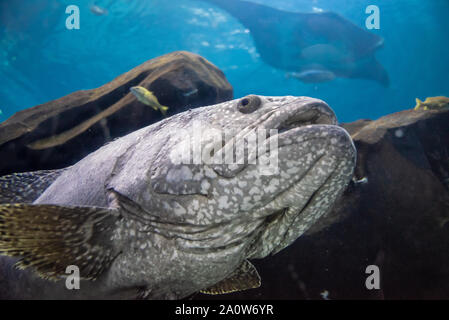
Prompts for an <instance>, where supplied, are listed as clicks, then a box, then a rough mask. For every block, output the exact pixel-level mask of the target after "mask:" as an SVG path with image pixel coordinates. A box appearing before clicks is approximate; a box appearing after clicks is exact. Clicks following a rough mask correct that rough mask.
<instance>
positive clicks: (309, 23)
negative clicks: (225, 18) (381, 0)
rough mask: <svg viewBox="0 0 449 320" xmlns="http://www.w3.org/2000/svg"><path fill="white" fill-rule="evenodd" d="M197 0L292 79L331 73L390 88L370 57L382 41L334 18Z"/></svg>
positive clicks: (249, 4) (230, 1)
mask: <svg viewBox="0 0 449 320" xmlns="http://www.w3.org/2000/svg"><path fill="white" fill-rule="evenodd" d="M202 1H206V2H208V3H212V4H214V5H217V6H218V7H220V8H222V9H224V10H226V11H227V12H228V13H230V14H231V15H232V16H234V17H235V18H237V19H238V20H239V21H240V23H242V24H243V25H244V26H245V27H246V28H247V29H248V30H249V31H250V33H251V35H252V38H253V40H254V43H255V46H256V48H257V51H258V52H259V54H260V56H261V58H262V60H263V61H264V62H265V63H267V64H268V65H271V66H273V67H275V68H277V69H280V70H284V71H287V72H296V73H297V74H301V73H304V74H310V73H313V74H316V75H319V73H321V72H323V73H327V74H329V73H333V74H334V75H335V77H344V78H358V79H369V80H374V81H377V82H379V83H380V84H382V85H383V86H385V87H387V86H388V85H389V78H388V74H387V71H386V70H385V69H384V67H383V66H382V65H381V64H380V63H379V62H378V61H377V60H376V58H375V56H374V53H375V51H376V50H377V49H379V48H381V47H382V46H383V42H384V41H383V39H382V38H381V37H379V36H377V35H375V34H372V33H370V32H368V31H366V30H364V29H361V28H359V27H358V26H356V25H355V24H353V23H352V22H350V21H348V20H346V19H345V18H343V17H342V16H341V15H339V14H337V13H334V12H318V13H299V12H287V11H282V10H277V9H274V8H271V7H268V6H264V5H261V4H256V3H252V2H247V1H241V0H202ZM296 78H298V79H300V80H301V77H296ZM317 78H320V77H317ZM333 78H334V77H329V79H333Z"/></svg>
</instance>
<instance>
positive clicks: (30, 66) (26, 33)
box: [0, 0, 449, 122]
mask: <svg viewBox="0 0 449 320" xmlns="http://www.w3.org/2000/svg"><path fill="white" fill-rule="evenodd" d="M253 2H255V3H260V4H264V5H268V6H271V7H273V8H277V9H282V10H286V11H291V12H320V11H322V10H324V11H332V12H336V13H339V14H341V15H342V16H343V17H345V18H346V19H348V20H350V21H351V22H353V23H354V24H355V25H357V26H358V27H360V28H365V20H366V18H367V16H368V14H366V13H365V9H366V7H367V6H368V5H373V4H374V5H377V6H378V7H379V9H380V29H379V30H370V32H372V33H374V34H377V35H379V36H381V37H382V38H384V46H383V48H381V49H379V50H378V51H377V52H376V53H375V56H376V58H377V60H378V61H379V62H380V63H381V64H382V65H383V66H384V68H385V69H386V70H387V72H388V75H389V78H390V85H389V86H388V87H384V86H382V85H380V84H379V83H377V82H374V81H370V80H361V79H346V78H337V79H335V80H333V81H330V82H326V83H313V84H310V83H303V82H300V81H299V80H298V79H295V78H287V77H286V72H285V71H282V70H278V69H275V68H273V67H272V66H270V65H268V64H266V63H264V62H263V61H262V59H261V57H260V55H259V53H258V52H257V50H256V47H255V45H254V40H253V38H252V37H251V32H250V31H249V30H248V29H246V28H245V27H244V26H243V25H242V24H241V23H240V22H239V21H238V20H237V19H236V18H234V17H233V16H231V15H230V14H228V13H227V12H226V11H224V10H222V9H220V8H218V7H217V6H214V5H213V4H210V3H207V2H203V1H195V0H171V1H165V0H115V1H110V0H102V1H100V0H99V1H95V3H93V1H73V0H72V1H69V0H63V1H60V0H58V1H56V0H33V1H10V0H0V43H1V46H0V79H1V84H2V85H1V86H0V110H1V114H0V121H4V120H5V119H7V118H8V117H10V116H11V115H12V114H14V113H15V112H17V111H19V110H22V109H26V108H29V107H32V106H35V105H38V104H41V103H44V102H47V101H49V100H52V99H56V98H59V97H61V96H64V95H67V94H69V93H71V92H73V91H76V90H81V89H91V88H95V87H98V86H101V85H102V84H104V83H106V82H109V81H111V80H112V79H113V78H115V77H116V76H118V75H120V74H122V73H124V72H126V71H128V70H130V69H132V68H133V67H135V66H137V65H139V64H141V63H143V62H145V61H147V60H149V59H151V58H154V57H157V56H160V55H163V54H165V53H168V52H172V51H175V50H187V51H191V52H194V53H198V54H200V55H202V56H203V57H205V58H206V59H208V60H209V61H211V62H212V63H214V64H215V65H216V66H217V67H219V68H220V69H221V70H222V71H223V72H224V73H225V75H226V77H227V79H228V80H229V82H230V83H231V84H232V85H233V87H234V97H235V98H238V97H242V96H245V95H247V94H250V93H254V94H260V95H297V96H299V95H305V96H312V97H316V98H320V99H323V100H325V101H326V102H327V103H328V104H329V105H330V106H331V107H332V108H333V109H334V110H335V112H336V114H337V116H338V117H339V120H340V121H343V122H349V121H354V120H356V119H360V118H370V119H376V118H378V117H380V116H382V115H385V114H388V113H392V112H395V111H399V110H404V109H409V108H412V107H414V105H415V98H420V99H425V98H426V97H430V96H439V95H449V59H448V57H449V41H448V40H449V20H448V19H447V17H448V14H449V1H447V0H426V1H423V0H400V1H391V0H377V1H375V0H338V1H336V0H276V1H269V0H254V1H253ZM71 4H75V5H77V6H79V8H80V29H79V30H67V29H66V27H65V20H66V18H67V14H66V13H65V8H66V7H67V6H68V5H71ZM92 5H97V6H98V7H100V8H104V9H106V10H107V14H100V15H98V14H94V13H93V12H92V10H91V7H92Z"/></svg>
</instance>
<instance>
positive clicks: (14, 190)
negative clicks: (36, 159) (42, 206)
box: [0, 169, 66, 204]
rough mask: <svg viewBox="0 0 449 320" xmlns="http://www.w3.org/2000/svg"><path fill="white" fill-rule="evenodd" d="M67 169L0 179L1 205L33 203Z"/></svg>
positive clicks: (13, 175)
mask: <svg viewBox="0 0 449 320" xmlns="http://www.w3.org/2000/svg"><path fill="white" fill-rule="evenodd" d="M65 170H66V169H57V170H41V171H34V172H23V173H13V174H10V175H7V176H3V177H0V204H1V203H31V202H33V201H34V200H36V199H37V198H39V196H40V195H41V194H42V193H43V192H44V191H45V189H47V188H48V187H49V186H50V185H51V184H52V183H53V182H54V181H55V180H56V179H57V178H58V177H59V176H60V175H61V173H63V172H64V171H65Z"/></svg>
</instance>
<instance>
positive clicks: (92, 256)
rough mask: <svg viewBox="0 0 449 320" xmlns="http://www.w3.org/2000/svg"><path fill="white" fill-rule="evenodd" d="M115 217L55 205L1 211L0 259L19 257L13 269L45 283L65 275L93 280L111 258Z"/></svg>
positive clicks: (99, 210) (0, 207) (102, 211)
mask: <svg viewBox="0 0 449 320" xmlns="http://www.w3.org/2000/svg"><path fill="white" fill-rule="evenodd" d="M115 220H117V215H114V214H112V213H111V209H107V208H97V207H66V206H56V205H33V204H3V205H0V254H1V255H6V256H12V257H21V259H20V260H19V261H18V262H17V264H16V267H18V268H19V269H25V268H28V267H32V268H34V269H35V271H36V272H37V274H38V275H39V276H41V277H42V278H45V279H51V280H58V279H59V278H60V277H61V276H64V275H67V274H66V270H67V267H68V266H77V267H78V268H79V271H80V277H82V278H83V279H95V278H96V277H97V276H98V275H99V274H101V273H102V272H103V271H104V270H105V268H106V267H108V266H109V264H110V263H111V262H112V261H113V259H114V258H115V256H116V255H115V256H114V253H113V249H112V246H111V245H108V242H107V239H109V238H110V235H109V234H108V233H111V234H112V232H111V229H112V228H113V227H114V225H115Z"/></svg>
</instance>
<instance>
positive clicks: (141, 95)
mask: <svg viewBox="0 0 449 320" xmlns="http://www.w3.org/2000/svg"><path fill="white" fill-rule="evenodd" d="M129 90H130V91H131V92H132V94H133V95H134V96H135V97H136V98H137V100H139V101H140V102H142V103H143V104H146V105H147V106H150V107H152V108H153V109H154V110H156V111H157V110H161V112H162V114H163V115H164V116H165V115H166V114H167V110H168V107H166V106H162V105H161V104H160V103H159V101H158V100H157V98H156V96H155V95H154V94H153V92H151V91H149V90H147V89H146V88H144V87H141V86H136V87H131V88H130V89H129Z"/></svg>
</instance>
